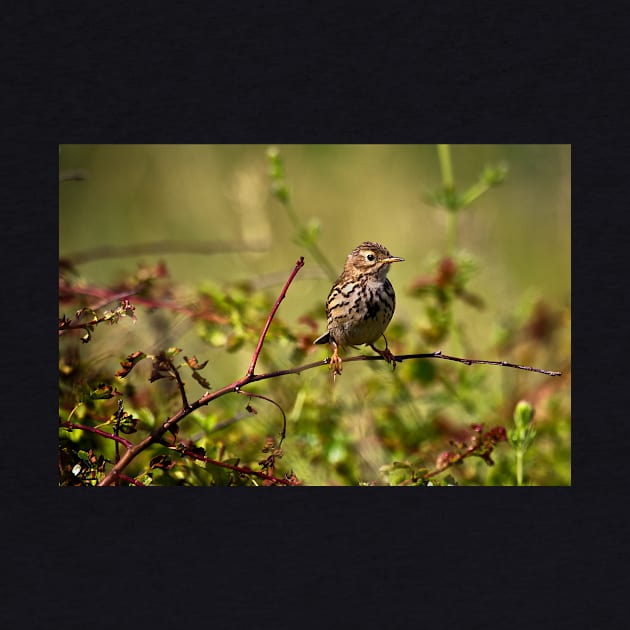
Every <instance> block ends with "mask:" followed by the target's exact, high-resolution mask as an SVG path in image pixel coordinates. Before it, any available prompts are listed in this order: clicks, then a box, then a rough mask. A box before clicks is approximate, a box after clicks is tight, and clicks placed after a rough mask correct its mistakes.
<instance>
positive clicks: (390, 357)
mask: <svg viewBox="0 0 630 630" xmlns="http://www.w3.org/2000/svg"><path fill="white" fill-rule="evenodd" d="M383 338H385V335H383ZM369 345H370V348H372V350H374V352H376V353H377V354H380V355H381V356H382V357H383V359H385V361H387V363H391V364H392V369H394V370H395V369H396V356H395V355H394V354H393V353H392V351H391V350H390V349H389V347H388V346H387V339H385V350H379V349H378V348H377V347H376V346H374V345H373V344H369Z"/></svg>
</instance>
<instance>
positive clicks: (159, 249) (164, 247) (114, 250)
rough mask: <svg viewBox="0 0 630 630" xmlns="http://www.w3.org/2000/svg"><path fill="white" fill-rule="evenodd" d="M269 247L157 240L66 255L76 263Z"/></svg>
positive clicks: (259, 244)
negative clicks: (140, 256) (104, 259)
mask: <svg viewBox="0 0 630 630" xmlns="http://www.w3.org/2000/svg"><path fill="white" fill-rule="evenodd" d="M266 250H267V248H266V247H265V246H264V245H263V244H262V243H239V242H236V243H228V242H222V241H206V242H196V243H195V242H192V243H191V242H190V241H157V242H155V243H136V244H134V245H102V246H101V247H93V248H91V249H86V250H83V251H81V252H75V253H74V254H69V255H68V256H64V259H67V260H70V261H72V263H73V264H74V265H80V264H83V263H87V262H91V261H94V260H102V259H103V258H124V257H127V256H139V255H145V256H146V255H149V256H150V255H159V256H164V255H165V254H220V253H224V252H243V251H244V252H263V251H266Z"/></svg>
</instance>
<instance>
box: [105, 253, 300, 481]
mask: <svg viewBox="0 0 630 630" xmlns="http://www.w3.org/2000/svg"><path fill="white" fill-rule="evenodd" d="M303 266H304V257H300V259H299V260H298V261H297V262H296V263H295V267H294V269H293V271H292V272H291V275H290V276H289V278H288V280H287V281H286V283H285V285H284V287H283V288H282V291H281V293H280V295H279V296H278V299H277V300H276V303H275V304H274V306H273V308H272V309H271V312H270V313H269V317H268V318H267V322H266V324H265V327H264V328H263V331H262V332H261V334H260V338H259V340H258V344H257V346H256V350H255V351H254V355H253V357H252V362H251V364H250V366H249V369H248V370H247V373H246V374H245V376H243V378H240V379H238V380H237V381H234V382H233V383H231V384H230V385H226V386H225V387H222V388H221V389H217V390H215V391H213V392H206V393H205V394H204V395H203V396H202V397H201V398H200V399H199V400H196V401H195V402H193V403H192V404H190V405H188V404H187V403H186V401H185V398H184V406H183V407H182V408H181V409H180V410H179V411H178V412H177V413H176V414H175V415H174V416H171V417H170V418H169V419H168V420H166V422H164V423H162V424H161V425H159V426H158V427H156V428H155V429H153V431H151V433H150V434H149V435H147V437H145V438H144V439H143V440H141V441H140V442H138V443H137V444H134V445H133V446H131V447H130V448H127V451H126V453H124V455H123V456H122V457H121V458H120V460H119V461H118V462H116V464H115V465H114V466H113V467H112V469H111V470H110V471H109V472H108V473H107V474H106V475H105V477H104V478H103V479H102V481H101V482H100V483H99V486H109V485H111V484H112V483H113V482H114V481H115V480H116V479H117V478H118V475H119V474H120V473H121V472H122V471H123V470H124V469H125V468H126V466H127V465H128V464H129V463H130V462H131V461H132V460H133V459H134V458H135V457H137V455H139V454H140V453H141V452H142V451H144V450H145V449H146V448H147V447H149V446H150V445H151V444H154V443H156V442H158V441H159V440H160V439H161V437H162V436H163V435H164V434H165V433H166V432H167V431H168V430H169V429H170V428H171V427H174V426H175V425H176V424H177V423H178V422H179V421H180V420H181V419H182V418H185V417H186V416H187V415H189V414H190V413H192V412H193V411H195V409H198V408H199V407H203V406H204V405H207V404H209V403H210V402H212V401H213V400H216V399H217V398H220V397H221V396H225V394H229V393H231V392H237V391H239V390H240V389H241V388H242V387H244V386H245V385H247V384H248V383H252V382H254V381H258V380H263V379H261V378H260V377H259V376H256V375H255V374H254V369H255V368H256V362H257V361H258V356H259V355H260V351H261V350H262V346H263V343H264V341H265V336H266V335H267V331H268V330H269V326H270V324H271V321H272V319H273V317H274V315H275V314H276V312H277V310H278V307H279V306H280V303H281V302H282V300H283V299H284V297H285V295H286V292H287V289H288V288H289V285H290V284H291V282H293V279H294V278H295V276H296V274H297V273H298V271H299V270H300V269H301V268H302V267H303ZM267 378H271V375H268V376H267Z"/></svg>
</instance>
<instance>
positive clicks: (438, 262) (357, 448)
mask: <svg viewBox="0 0 630 630" xmlns="http://www.w3.org/2000/svg"><path fill="white" fill-rule="evenodd" d="M266 159H267V165H268V176H269V186H270V190H271V194H272V197H273V199H274V200H275V203H276V204H278V205H279V207H281V208H284V210H285V212H286V215H287V217H288V218H289V219H290V221H291V225H292V229H293V238H294V241H295V242H296V243H299V244H300V246H301V247H303V248H304V249H305V250H306V251H307V252H308V253H309V254H310V255H311V259H312V260H313V261H314V263H315V265H316V266H317V267H319V269H321V271H323V272H324V274H325V275H326V276H327V277H329V278H330V279H331V281H332V280H333V279H334V278H335V277H336V276H337V275H338V272H339V271H341V269H336V268H335V266H333V265H332V264H331V263H330V262H329V261H328V257H327V255H325V253H324V251H323V249H322V247H321V239H322V238H323V231H324V230H323V228H324V227H325V226H324V225H323V224H322V222H321V220H320V219H319V218H318V217H310V218H308V219H302V218H301V216H300V213H299V212H297V211H296V210H295V208H294V207H293V205H292V200H293V198H294V197H295V194H294V193H293V192H291V191H290V188H291V187H290V184H289V180H288V178H287V173H286V169H285V166H284V160H283V158H282V155H281V153H280V151H279V150H278V149H276V148H271V149H268V150H267V153H266ZM438 161H439V164H440V165H441V169H442V186H441V187H438V188H436V189H435V190H433V191H430V192H429V193H427V196H428V198H429V199H430V200H431V202H432V203H433V204H435V205H437V206H438V207H440V208H444V209H445V210H446V216H447V217H448V218H447V221H446V231H447V235H448V238H447V246H446V251H445V252H443V253H441V254H433V255H427V256H426V257H425V259H424V262H423V264H422V267H421V268H418V269H417V272H416V274H417V275H416V276H415V277H414V278H413V279H412V281H411V282H410V283H409V284H408V285H407V286H399V285H397V283H396V281H395V279H393V281H394V285H395V286H396V290H397V293H398V294H399V295H400V294H406V296H407V297H408V298H409V299H410V300H411V301H412V303H413V304H414V305H415V306H417V308H416V309H415V310H414V313H415V315H414V317H413V318H411V319H408V318H407V319H403V318H400V317H396V316H395V317H394V320H393V322H392V324H391V325H390V327H389V329H388V331H387V339H388V342H389V347H390V349H391V350H392V352H393V353H394V354H395V355H403V354H407V353H411V352H415V351H417V350H416V348H417V347H418V341H419V340H421V341H422V342H423V343H424V344H426V345H427V346H429V347H438V344H439V347H446V348H448V347H449V346H450V347H452V346H453V345H456V346H457V347H459V348H463V349H464V350H465V351H466V356H471V355H470V354H469V352H470V351H472V352H474V354H475V358H486V357H488V355H492V356H493V357H495V356H497V355H498V356H499V357H500V358H502V359H505V360H507V361H509V362H515V363H519V364H529V365H539V366H542V367H551V368H553V369H556V368H558V369H562V370H565V371H566V370H569V369H570V362H569V359H563V360H562V361H560V359H559V357H568V356H569V352H570V340H569V338H568V332H567V331H568V324H569V321H570V320H569V315H568V310H567V309H566V308H564V309H563V308H561V307H560V308H559V307H553V306H551V305H550V304H549V303H548V302H546V301H545V300H543V299H541V298H539V297H537V296H533V295H532V294H527V295H523V296H522V300H521V305H520V308H518V309H516V310H515V311H513V312H511V313H510V314H509V316H508V315H505V314H504V313H497V314H496V318H495V320H496V323H495V324H494V327H490V328H488V329H487V330H486V331H484V333H485V334H484V337H485V338H484V339H481V340H479V339H477V340H475V342H476V343H474V344H473V343H471V341H470V340H469V339H468V337H467V333H466V325H465V322H466V319H467V314H468V313H470V312H471V311H475V312H482V311H484V310H485V309H487V306H486V303H487V300H486V298H485V295H484V290H483V287H481V288H480V287H479V286H478V285H475V282H476V281H478V278H479V274H480V272H481V271H483V269H484V265H485V263H484V260H483V258H481V257H480V256H479V255H476V256H473V255H471V254H470V253H467V252H466V251H464V250H463V249H461V248H460V247H459V246H458V244H457V238H455V235H456V234H457V230H456V227H457V221H459V220H460V218H461V217H462V216H463V214H464V213H463V212H462V211H463V210H466V211H467V212H472V208H470V204H472V203H473V202H475V201H477V200H479V199H480V198H481V197H482V196H483V195H485V194H486V193H488V192H489V191H491V190H492V189H493V188H494V187H496V186H497V185H499V184H502V183H503V184H505V183H506V180H505V178H506V173H507V167H505V166H504V165H499V166H485V167H482V169H481V173H480V175H479V176H478V179H477V181H476V182H475V183H474V184H473V185H471V186H470V187H468V188H467V189H466V190H465V191H464V192H462V193H457V192H456V187H455V177H454V172H453V168H452V164H451V160H450V148H449V147H448V146H446V145H440V148H439V150H438ZM507 183H508V184H509V182H507ZM359 240H360V239H359ZM400 255H403V256H406V254H404V253H401V254H400ZM292 263H293V258H290V257H288V256H287V260H286V269H287V270H289V269H290V267H291V264H292ZM315 265H312V266H315ZM307 269H308V263H307ZM297 270H299V269H297ZM297 270H296V271H297ZM254 275H255V274H254V273H253V274H252V276H254ZM288 275H289V271H287V272H286V274H285V276H284V277H283V278H282V282H284V281H285V280H287V277H288ZM300 282H303V283H306V282H307V280H305V279H302V278H300ZM289 284H290V282H288V283H287V285H285V288H286V286H288V285H289ZM86 285H88V282H87V281H86V279H85V278H82V277H80V276H79V274H78V272H76V270H75V269H74V266H73V265H72V263H71V261H64V264H63V266H62V268H61V273H60V300H61V302H62V304H63V308H65V309H66V310H68V309H70V308H71V309H73V310H72V311H69V312H74V313H75V316H74V318H73V319H69V318H67V317H66V316H65V314H62V315H61V317H60V319H59V332H60V357H59V388H60V404H59V423H60V429H59V474H60V484H61V485H83V486H93V485H97V484H98V483H100V482H103V480H104V479H106V478H107V477H106V476H107V475H108V473H110V472H111V470H112V469H113V468H114V467H115V466H117V465H118V463H119V462H120V461H121V460H122V459H123V458H124V457H125V456H126V455H127V454H128V453H129V452H131V451H132V449H133V448H134V447H136V446H137V445H138V444H141V443H142V441H143V440H147V439H151V436H157V437H155V439H154V441H151V442H150V444H148V446H147V447H146V448H144V449H143V450H141V451H139V452H138V453H137V454H135V455H134V457H133V458H132V459H131V460H130V461H129V463H128V464H127V465H125V466H124V469H122V470H121V472H120V474H119V475H118V476H117V477H116V478H115V479H114V480H113V483H115V484H118V485H143V486H146V485H155V486H163V485H192V486H197V485H199V486H209V485H216V486H233V485H253V486H257V485H293V484H300V483H303V484H306V485H405V486H407V485H408V486H436V485H445V486H448V485H511V484H514V483H515V480H516V484H517V485H522V483H523V480H524V468H523V467H524V456H525V454H526V453H527V463H528V467H527V482H528V483H530V484H535V485H543V484H557V485H561V484H569V483H570V410H569V407H570V398H569V392H568V385H567V383H566V379H565V377H564V376H563V377H561V378H552V377H548V376H542V375H539V374H532V373H528V372H519V371H517V370H509V369H506V368H499V367H494V366H492V367H491V366H480V365H476V366H467V365H462V364H460V363H450V362H448V361H437V360H432V359H428V358H427V359H408V360H405V361H404V362H402V363H399V364H397V365H396V368H395V370H392V367H391V366H388V365H386V364H385V363H384V362H383V361H369V362H368V361H359V362H345V363H344V372H343V374H342V375H341V376H340V377H338V379H337V382H335V383H334V384H333V380H332V377H331V375H330V374H329V372H328V370H327V368H326V367H325V365H324V364H323V361H322V359H323V354H322V347H321V346H313V344H312V341H313V339H314V338H315V337H316V336H317V335H318V334H320V333H321V332H322V331H323V330H324V326H325V322H324V319H323V303H324V300H325V297H326V295H325V293H324V294H322V295H318V296H317V297H316V298H315V299H314V300H313V299H312V298H309V300H308V301H307V300H302V301H300V300H297V302H298V303H297V305H296V303H295V302H296V301H295V300H294V299H293V294H294V293H293V292H294V290H295V291H297V289H296V288H295V285H294V284H291V286H288V291H287V296H286V300H285V301H284V302H283V303H282V305H281V306H280V308H279V309H278V311H277V312H276V311H275V310H274V309H276V308H277V306H278V303H277V302H276V300H277V298H278V295H279V293H280V289H279V287H277V286H272V287H265V288H260V287H259V286H257V285H256V283H255V282H253V281H252V282H249V281H247V282H243V281H227V280H226V281H223V280H222V279H221V278H216V277H215V278H214V281H213V282H204V283H203V284H201V286H199V287H198V288H197V289H195V290H194V292H193V293H192V294H191V293H190V291H189V292H188V293H185V292H184V291H183V290H182V287H181V286H180V285H179V283H178V282H176V281H175V280H173V279H172V278H171V277H170V276H169V270H168V268H167V266H166V264H165V263H163V262H160V263H158V264H157V265H154V266H151V265H141V266H140V267H139V269H138V270H137V271H135V272H131V273H130V274H129V276H128V277H127V278H123V279H120V278H118V279H117V280H112V281H111V282H110V283H109V284H107V285H99V286H97V287H96V286H91V287H88V289H89V290H87V289H86ZM95 295H98V298H99V299H98V300H97V301H95V298H94V296H95ZM287 303H292V304H293V307H294V308H295V307H296V306H297V309H298V312H299V317H298V319H297V323H294V324H289V323H287V321H286V320H285V317H284V316H283V312H284V311H283V308H284V306H285V305H286V304H287ZM271 313H273V314H274V317H273V321H272V323H271V325H270V327H269V330H268V333H267V334H266V336H265V338H264V340H263V341H264V343H263V344H262V347H261V348H260V356H259V357H258V355H257V354H256V348H257V347H259V342H260V339H261V332H262V330H263V328H264V326H265V324H266V322H267V320H268V318H269V316H270V314H271ZM182 314H183V315H184V316H185V317H186V318H187V319H186V321H191V322H194V333H195V339H194V342H193V340H190V339H189V340H188V341H187V343H184V342H183V341H181V340H180V339H179V335H178V334H177V329H176V321H177V317H179V316H181V315H182ZM124 318H127V319H126V321H125V320H124ZM104 322H110V323H117V324H118V326H109V327H105V326H102V324H103V323H104ZM132 322H133V324H132ZM121 329H124V330H121ZM132 329H133V330H132ZM150 331H153V332H155V337H156V339H157V341H155V340H154V339H152V340H150V341H147V340H146V339H145V340H136V339H133V340H129V338H128V337H127V336H126V335H127V334H129V333H131V332H136V333H141V332H144V333H147V332H150ZM165 337H166V338H165ZM88 341H89V342H90V343H89V344H88V343H87V342H88ZM193 343H194V348H193V347H192V346H193ZM180 346H181V348H180ZM369 353H370V352H369V351H367V350H365V349H363V348H362V349H360V352H359V354H369ZM353 354H356V353H353ZM197 357H199V358H197ZM252 358H254V359H257V360H258V363H257V364H256V369H255V370H253V371H252V372H251V374H250V373H249V372H248V365H252V364H251V361H252ZM318 362H319V363H318ZM254 363H255V361H254ZM312 363H318V365H317V367H312V368H309V369H304V370H302V371H300V373H299V374H298V373H285V372H286V371H290V370H294V369H295V368H298V367H299V366H308V365H310V364H312ZM559 363H560V364H559ZM226 365H228V366H229V369H230V370H232V371H233V373H234V376H233V377H232V379H236V380H232V381H230V380H224V381H221V380H220V379H219V375H221V376H223V375H224V374H225V366H226ZM220 367H221V368H224V369H223V371H219V368H220ZM248 374H249V376H250V377H251V376H256V377H257V376H260V375H263V376H265V378H264V379H261V380H256V379H254V378H249V379H248V378H246V377H247V375H248ZM239 378H240V379H241V380H238V379H239ZM201 389H203V390H204V391H203V393H201V392H200V390H201ZM224 390H225V391H224ZM206 396H209V398H207V399H206V398H204V397H206ZM525 400H531V401H532V404H530V403H525V402H524V401H525ZM199 401H204V402H201V403H200V402H199ZM519 401H520V402H519ZM534 405H535V407H536V418H537V427H536V429H534V428H533V424H532V421H533V408H534ZM510 416H511V417H512V422H513V426H509V428H504V426H505V425H507V424H508V421H509V419H510ZM165 424H168V429H167V430H164V431H163V432H162V433H160V431H161V427H164V426H165ZM285 425H286V436H284V435H283V434H284V427H285ZM534 438H535V439H534Z"/></svg>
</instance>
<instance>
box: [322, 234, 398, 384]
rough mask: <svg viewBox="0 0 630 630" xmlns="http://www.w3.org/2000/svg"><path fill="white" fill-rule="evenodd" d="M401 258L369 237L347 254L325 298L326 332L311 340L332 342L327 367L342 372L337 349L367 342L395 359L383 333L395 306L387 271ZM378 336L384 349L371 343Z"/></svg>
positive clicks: (336, 372) (389, 358) (387, 357)
mask: <svg viewBox="0 0 630 630" xmlns="http://www.w3.org/2000/svg"><path fill="white" fill-rule="evenodd" d="M403 260H404V258H398V257H397V256H392V255H391V254H390V253H389V251H388V250H387V248H385V247H383V246H382V245H379V243H372V242H370V241H365V242H364V243H361V245H359V246H358V247H355V249H353V250H352V251H351V252H350V253H349V254H348V257H347V258H346V263H345V265H344V268H343V272H342V274H341V275H340V276H339V277H338V278H337V280H336V281H335V283H334V284H333V287H332V289H331V290H330V293H329V294H328V299H327V300H326V315H327V316H328V332H327V333H325V334H323V335H322V336H321V337H318V338H317V339H316V340H315V342H314V343H330V344H332V346H333V355H332V357H331V359H330V367H331V369H332V370H333V375H335V376H336V375H337V374H341V366H342V360H341V357H340V356H339V353H338V350H339V348H344V347H346V346H352V347H354V346H357V345H360V344H366V345H368V346H370V348H372V350H374V351H375V352H378V354H380V355H381V356H382V357H383V358H384V359H385V360H386V361H387V362H392V361H393V360H394V355H393V354H392V353H391V352H390V351H389V349H388V348H387V339H385V335H384V334H383V333H384V332H385V329H386V328H387V325H388V324H389V322H390V320H391V318H392V315H393V314H394V307H395V306H396V296H395V294H394V287H392V283H391V282H390V281H389V280H388V279H387V272H388V271H389V266H390V264H391V263H394V262H402V261H403ZM381 336H382V337H383V338H384V339H385V350H379V349H378V348H375V347H374V345H373V344H374V342H375V341H376V340H377V339H378V338H379V337H381ZM394 367H396V364H395V363H394Z"/></svg>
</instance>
